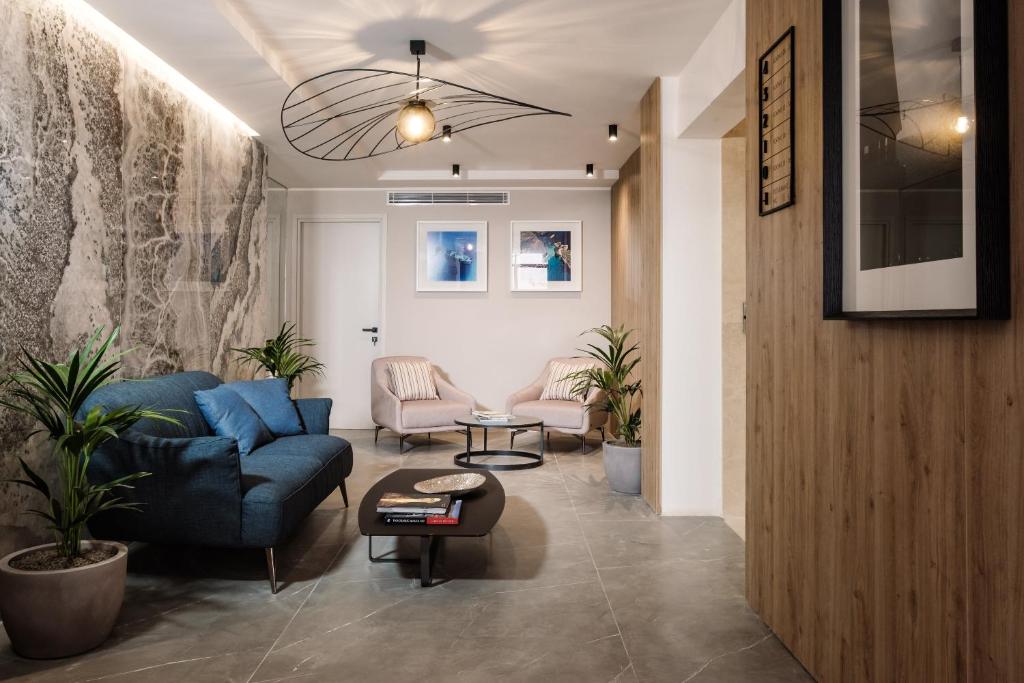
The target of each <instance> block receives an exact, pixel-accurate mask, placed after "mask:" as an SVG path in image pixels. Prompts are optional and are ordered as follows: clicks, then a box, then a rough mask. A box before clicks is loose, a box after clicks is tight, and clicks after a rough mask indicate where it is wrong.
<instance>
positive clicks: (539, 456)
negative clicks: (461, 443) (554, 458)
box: [455, 415, 544, 470]
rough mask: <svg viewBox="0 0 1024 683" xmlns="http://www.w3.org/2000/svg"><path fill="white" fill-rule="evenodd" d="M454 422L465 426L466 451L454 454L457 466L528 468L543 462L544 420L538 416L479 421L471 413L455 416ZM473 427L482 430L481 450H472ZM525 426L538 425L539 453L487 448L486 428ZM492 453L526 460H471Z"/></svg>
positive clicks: (538, 465) (497, 468) (524, 427)
mask: <svg viewBox="0 0 1024 683" xmlns="http://www.w3.org/2000/svg"><path fill="white" fill-rule="evenodd" d="M455 424H457V425H461V426H463V427H465V428H466V452H465V453H459V454H458V455H456V456H455V464H456V465H458V466H459V467H472V468H474V469H481V470H528V469H532V468H534V467H540V466H541V465H543V464H544V421H543V420H541V419H540V418H536V417H519V416H516V417H513V418H512V419H511V420H509V421H508V422H481V421H480V420H478V419H477V418H476V417H475V416H473V415H466V416H464V417H458V418H455ZM473 427H479V428H480V429H482V430H484V447H483V450H480V451H474V450H473V430H472V428H473ZM527 427H540V453H531V452H529V451H515V450H507V449H499V450H494V449H488V448H487V430H488V429H526V428H527ZM494 455H499V456H511V457H515V458H525V459H526V462H515V463H508V464H502V463H489V462H473V460H472V459H473V458H478V457H483V456H494Z"/></svg>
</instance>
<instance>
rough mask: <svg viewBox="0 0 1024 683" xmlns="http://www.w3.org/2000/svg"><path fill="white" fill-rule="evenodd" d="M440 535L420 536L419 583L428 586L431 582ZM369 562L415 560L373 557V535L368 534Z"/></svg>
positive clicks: (409, 560) (410, 560)
mask: <svg viewBox="0 0 1024 683" xmlns="http://www.w3.org/2000/svg"><path fill="white" fill-rule="evenodd" d="M440 538H441V537H438V536H420V556H419V563H420V585H421V586H424V587H426V586H429V585H430V583H431V573H432V571H433V568H434V557H435V555H436V554H437V546H438V543H436V542H435V541H440ZM367 539H368V540H369V550H368V554H369V556H370V562H403V563H404V562H416V561H417V560H416V558H412V557H409V558H405V557H383V556H382V557H374V556H373V536H368V537H367Z"/></svg>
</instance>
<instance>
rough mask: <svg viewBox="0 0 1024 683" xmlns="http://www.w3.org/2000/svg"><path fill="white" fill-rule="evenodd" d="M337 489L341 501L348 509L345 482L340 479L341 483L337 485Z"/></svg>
mask: <svg viewBox="0 0 1024 683" xmlns="http://www.w3.org/2000/svg"><path fill="white" fill-rule="evenodd" d="M338 489H339V490H340V491H341V499H342V500H343V501H345V507H348V489H347V488H345V480H344V479H342V480H341V483H340V484H338Z"/></svg>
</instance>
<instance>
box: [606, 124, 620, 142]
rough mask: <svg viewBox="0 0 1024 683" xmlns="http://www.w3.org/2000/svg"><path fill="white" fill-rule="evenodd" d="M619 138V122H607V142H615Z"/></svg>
mask: <svg viewBox="0 0 1024 683" xmlns="http://www.w3.org/2000/svg"><path fill="white" fill-rule="evenodd" d="M618 139H619V124H617V123H610V124H608V142H615V141H616V140H618Z"/></svg>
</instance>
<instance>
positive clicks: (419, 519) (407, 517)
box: [384, 500, 462, 525]
mask: <svg viewBox="0 0 1024 683" xmlns="http://www.w3.org/2000/svg"><path fill="white" fill-rule="evenodd" d="M461 513H462V501H461V500H457V501H455V502H454V503H452V506H451V509H450V510H448V512H447V513H445V514H443V515H421V514H416V513H411V512H393V513H389V514H385V515H384V523H385V524H429V525H440V524H447V525H450V524H458V523H459V516H460V514H461Z"/></svg>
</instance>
